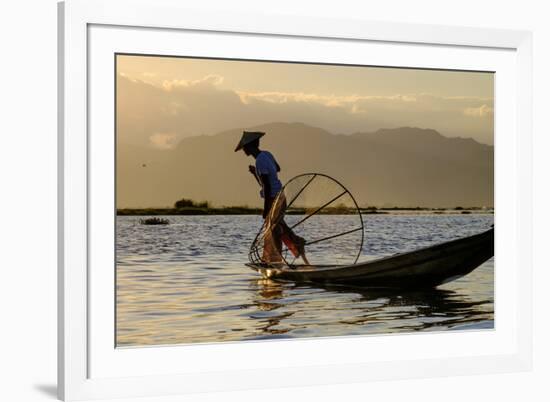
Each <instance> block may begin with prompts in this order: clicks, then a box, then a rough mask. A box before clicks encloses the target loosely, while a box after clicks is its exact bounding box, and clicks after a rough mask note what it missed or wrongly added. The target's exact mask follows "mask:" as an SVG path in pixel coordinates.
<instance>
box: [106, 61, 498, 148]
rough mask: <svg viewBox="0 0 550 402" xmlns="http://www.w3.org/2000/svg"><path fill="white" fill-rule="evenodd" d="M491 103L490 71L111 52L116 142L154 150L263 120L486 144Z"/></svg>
mask: <svg viewBox="0 0 550 402" xmlns="http://www.w3.org/2000/svg"><path fill="white" fill-rule="evenodd" d="M493 108H494V80H493V74H492V73H483V72H459V71H439V70H419V69H398V68H386V67H367V66H335V65H319V64H297V63H284V62H258V61H235V60H209V59H191V58H179V57H158V56H152V57H148V56H132V55H118V56H117V136H118V141H119V142H122V143H129V144H135V145H141V146H147V147H152V148H156V149H161V150H162V149H164V150H169V149H172V148H174V147H175V146H176V144H177V143H178V141H179V140H181V139H183V138H185V137H189V136H196V135H211V134H216V133H218V132H221V131H225V130H230V129H235V128H247V127H252V126H255V125H260V124H265V123H271V122H288V123H294V122H301V123H305V124H307V125H311V126H315V127H320V128H323V129H325V130H327V131H329V132H331V133H334V134H352V133H356V132H373V131H376V130H378V129H382V128H398V127H404V126H410V127H419V128H430V129H435V130H437V131H438V132H440V133H441V134H442V135H444V136H447V137H464V138H473V139H474V140H476V141H478V142H480V143H483V144H489V145H492V144H493V127H494V116H493V114H494V110H493Z"/></svg>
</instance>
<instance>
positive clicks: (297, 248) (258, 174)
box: [235, 131, 309, 265]
mask: <svg viewBox="0 0 550 402" xmlns="http://www.w3.org/2000/svg"><path fill="white" fill-rule="evenodd" d="M264 135H265V133H264V132H261V131H243V135H242V137H241V140H240V141H239V143H238V144H237V147H236V148H235V152H237V151H239V150H241V149H242V150H243V151H244V153H245V154H246V156H252V157H254V159H255V160H256V163H255V166H253V165H249V166H248V170H249V172H250V173H251V174H252V175H253V176H254V178H255V179H256V181H257V182H258V184H259V185H260V187H261V190H260V196H261V197H262V198H263V199H264V207H263V212H262V217H263V218H264V220H265V222H264V226H265V228H266V234H265V236H264V250H263V255H262V260H263V262H266V263H280V262H282V243H283V242H284V243H285V245H286V246H287V247H288V249H289V250H290V251H291V252H292V253H293V254H294V256H295V257H301V258H302V260H303V261H304V263H305V264H306V265H309V261H308V260H307V258H306V255H305V243H306V242H305V240H304V239H303V238H302V237H300V236H298V235H296V234H295V233H294V232H293V231H292V229H290V228H289V227H288V225H287V224H286V223H285V221H284V212H285V209H286V200H285V198H284V193H281V194H280V197H279V199H278V201H277V204H276V205H275V206H274V207H273V203H274V202H275V199H276V198H277V195H278V194H279V193H280V192H281V189H282V187H283V186H282V184H281V181H280V180H279V177H278V173H279V172H280V171H281V167H280V166H279V164H278V163H277V160H276V159H275V157H274V156H273V155H272V154H271V152H268V151H262V150H260V138H261V137H263V136H264ZM272 207H273V210H272Z"/></svg>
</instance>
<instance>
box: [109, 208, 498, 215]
mask: <svg viewBox="0 0 550 402" xmlns="http://www.w3.org/2000/svg"><path fill="white" fill-rule="evenodd" d="M360 211H361V214H362V215H467V214H483V215H492V214H494V210H493V209H486V208H477V207H473V208H461V207H457V208H423V207H414V208H406V207H392V208H373V207H369V208H360ZM304 213H305V211H304V210H303V209H299V208H297V209H294V210H292V211H287V214H288V215H293V214H294V215H302V214H304ZM352 213H355V210H351V209H343V208H334V209H332V210H328V211H325V212H324V215H349V214H352ZM261 214H262V209H261V208H253V207H220V208H214V207H205V208H197V207H187V208H121V209H117V216H160V215H164V216H178V215H261Z"/></svg>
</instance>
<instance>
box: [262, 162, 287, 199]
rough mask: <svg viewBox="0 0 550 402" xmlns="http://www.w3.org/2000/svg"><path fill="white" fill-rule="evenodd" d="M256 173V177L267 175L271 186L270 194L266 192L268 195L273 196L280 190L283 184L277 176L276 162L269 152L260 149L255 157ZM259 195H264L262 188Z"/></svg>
mask: <svg viewBox="0 0 550 402" xmlns="http://www.w3.org/2000/svg"><path fill="white" fill-rule="evenodd" d="M256 174H257V175H258V178H260V176H262V175H267V178H268V180H269V184H270V187H271V194H268V195H269V197H275V196H276V195H277V194H278V193H279V191H281V188H283V185H282V184H281V181H280V180H279V177H278V176H277V163H276V162H275V158H274V157H273V155H271V153H270V152H268V151H261V152H260V153H259V154H258V156H257V157H256ZM260 181H261V180H260ZM260 195H261V196H262V198H263V197H264V191H263V189H262V191H260Z"/></svg>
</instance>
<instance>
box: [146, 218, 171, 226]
mask: <svg viewBox="0 0 550 402" xmlns="http://www.w3.org/2000/svg"><path fill="white" fill-rule="evenodd" d="M139 223H141V224H142V225H168V224H169V223H170V221H169V220H168V219H165V218H156V217H155V218H145V219H140V220H139Z"/></svg>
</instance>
